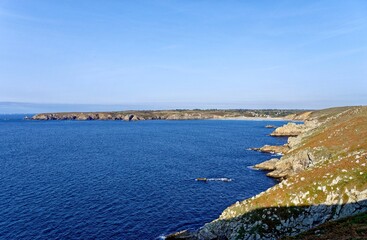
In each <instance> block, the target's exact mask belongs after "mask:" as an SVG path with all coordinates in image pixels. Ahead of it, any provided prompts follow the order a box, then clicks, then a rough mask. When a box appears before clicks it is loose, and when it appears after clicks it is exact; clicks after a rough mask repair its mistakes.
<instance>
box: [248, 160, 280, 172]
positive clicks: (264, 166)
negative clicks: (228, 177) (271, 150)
mask: <svg viewBox="0 0 367 240" xmlns="http://www.w3.org/2000/svg"><path fill="white" fill-rule="evenodd" d="M278 161H279V159H278V158H272V159H270V160H268V161H265V162H262V163H259V164H256V165H255V166H254V168H256V169H260V170H265V171H273V170H275V165H276V163H277V162H278Z"/></svg>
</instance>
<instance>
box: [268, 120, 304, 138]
mask: <svg viewBox="0 0 367 240" xmlns="http://www.w3.org/2000/svg"><path fill="white" fill-rule="evenodd" d="M305 130H306V127H305V125H304V124H296V123H288V124H286V125H284V126H282V127H279V128H277V129H275V130H274V132H272V133H271V134H270V136H273V137H294V136H298V135H300V134H301V133H302V132H303V131H305Z"/></svg>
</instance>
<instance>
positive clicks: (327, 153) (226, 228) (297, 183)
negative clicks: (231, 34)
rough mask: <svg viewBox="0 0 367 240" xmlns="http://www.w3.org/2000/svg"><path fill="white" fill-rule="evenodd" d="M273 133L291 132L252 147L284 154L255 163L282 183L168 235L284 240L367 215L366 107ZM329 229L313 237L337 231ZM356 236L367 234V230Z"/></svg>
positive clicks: (311, 117) (316, 114)
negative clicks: (278, 141)
mask: <svg viewBox="0 0 367 240" xmlns="http://www.w3.org/2000/svg"><path fill="white" fill-rule="evenodd" d="M294 118H295V117H294ZM271 136H274V137H280V136H287V137H289V138H288V143H287V144H285V145H283V146H264V147H262V148H254V149H253V150H256V151H261V152H271V153H282V154H283V156H282V157H281V158H280V159H270V160H269V161H266V162H263V163H260V164H257V165H256V166H254V167H255V168H257V169H261V170H266V171H269V172H268V174H267V175H268V176H269V177H273V178H277V179H279V180H280V183H279V184H277V185H275V186H274V187H271V188H269V189H268V190H266V191H264V192H262V193H260V194H258V195H256V196H253V197H252V198H249V199H246V200H244V201H241V202H236V203H235V204H233V205H232V206H230V207H228V208H227V209H225V210H224V211H223V213H222V214H221V215H220V216H219V218H218V219H215V220H214V221H212V222H210V223H207V224H205V225H204V226H203V227H201V228H200V229H197V230H196V231H181V232H178V233H174V234H171V235H168V236H167V237H166V239H280V238H285V237H292V236H297V235H299V234H301V233H303V232H306V231H308V230H310V229H313V228H315V227H317V226H320V225H321V226H323V224H324V223H329V222H333V221H336V220H339V219H344V218H345V217H350V218H353V217H354V216H355V215H357V214H361V213H362V215H363V214H364V215H365V214H366V212H367V107H365V106H357V107H340V108H331V109H325V110H319V111H313V112H309V113H307V117H306V118H305V121H304V123H303V124H295V123H288V124H286V125H284V126H282V127H280V128H277V129H275V130H274V131H273V133H272V134H271ZM356 217H358V219H361V217H360V215H357V216H356ZM362 219H365V218H362ZM328 226H334V225H328ZM335 226H336V225H335ZM324 229H327V230H325V231H324V232H322V231H321V230H320V231H319V230H318V231H316V233H314V235H315V236H314V237H317V238H322V236H323V234H324V235H325V236H326V235H327V234H330V231H333V229H332V228H330V227H328V228H324ZM344 234H349V233H348V232H347V231H345V233H344ZM353 234H354V236H355V237H357V238H358V237H361V238H366V237H367V231H359V232H358V233H353ZM340 237H343V236H342V235H341V236H340ZM345 237H348V236H347V235H346V236H345ZM296 238H297V237H296Z"/></svg>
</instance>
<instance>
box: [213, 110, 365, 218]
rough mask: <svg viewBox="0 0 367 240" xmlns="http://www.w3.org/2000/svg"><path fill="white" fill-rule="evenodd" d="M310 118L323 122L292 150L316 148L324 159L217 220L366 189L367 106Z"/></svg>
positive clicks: (319, 201) (341, 199)
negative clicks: (332, 193) (332, 194)
mask: <svg viewBox="0 0 367 240" xmlns="http://www.w3.org/2000/svg"><path fill="white" fill-rule="evenodd" d="M311 118H317V119H319V121H326V123H325V124H323V125H322V126H320V127H318V128H317V129H316V131H314V132H313V133H312V134H311V135H310V136H308V137H307V138H306V139H304V140H303V141H302V144H300V145H299V146H298V147H297V148H296V149H294V150H292V151H293V152H297V151H302V150H304V149H316V150H317V149H319V151H320V152H321V153H320V154H319V155H318V156H324V157H325V158H324V159H323V160H322V161H321V162H320V163H318V164H316V166H314V167H312V168H309V169H307V170H305V171H302V172H300V173H299V174H296V175H293V176H290V177H289V178H288V179H287V180H285V181H284V182H282V183H280V184H278V185H277V186H275V187H273V188H271V189H269V190H268V191H266V192H264V193H262V194H260V195H258V196H256V197H254V198H251V199H248V200H245V201H244V202H242V203H240V204H234V205H232V206H231V207H229V208H227V209H226V210H225V211H224V212H223V214H222V215H221V217H220V219H222V220H229V221H231V220H234V219H236V220H235V221H237V220H239V219H241V217H243V216H246V213H249V212H250V211H252V212H256V211H257V210H260V209H266V208H272V209H276V208H278V209H287V208H286V207H292V206H308V205H316V204H322V203H325V201H326V196H327V194H326V193H327V192H334V193H335V194H336V195H338V196H339V199H338V204H341V203H346V202H347V201H348V200H349V199H348V198H349V197H348V195H347V194H346V193H347V192H348V191H349V190H350V189H357V190H359V191H361V190H365V189H367V107H351V108H337V109H327V110H323V111H318V112H315V113H313V114H311ZM295 199H296V200H297V201H295ZM284 211H287V210H284ZM277 214H278V215H282V214H284V216H285V217H286V215H287V213H286V212H284V213H281V212H278V213H277ZM238 218H239V219H238Z"/></svg>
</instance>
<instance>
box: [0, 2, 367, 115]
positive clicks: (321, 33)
mask: <svg viewBox="0 0 367 240" xmlns="http://www.w3.org/2000/svg"><path fill="white" fill-rule="evenodd" d="M366 77H367V1H365V0H360V1H359V0H348V1H345V0H329V1H322V0H321V1H312V0H303V1H302V0H298V1H293V0H288V1H282V0H279V1H273V0H269V1H267V0H261V1H259V0H254V1H251V0H249V1H239V0H238V1H235V0H229V1H219V0H207V1H203V0H185V1H181V0H177V1H175V0H170V1H169V0H151V1H140V0H134V1H123V0H108V1H102V0H78V1H74V0H58V1H50V0H0V102H2V104H0V112H1V110H2V109H3V110H4V109H5V108H4V107H3V108H2V107H1V106H5V105H6V104H8V103H9V104H10V105H6V106H7V108H8V110H7V111H11V108H12V107H10V110H9V106H13V107H14V111H16V110H15V109H16V107H15V106H19V104H23V107H24V106H25V107H26V106H29V105H27V104H33V106H38V107H40V106H41V108H42V106H43V109H52V108H53V107H55V106H58V107H61V109H63V108H62V106H65V109H66V108H67V106H69V107H70V106H78V109H80V110H83V109H86V108H87V107H88V108H93V106H95V107H96V106H100V107H101V106H105V107H106V110H109V109H110V108H111V109H112V108H113V109H115V108H116V106H117V108H121V109H132V108H136V109H169V108H303V109H304V108H308V109H316V108H325V107H332V106H345V105H367V79H366ZM14 103H16V104H14ZM17 104H18V105H17ZM96 108H97V107H96ZM23 110H24V111H26V109H23ZM23 110H22V111H23ZM35 111H37V110H35Z"/></svg>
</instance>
